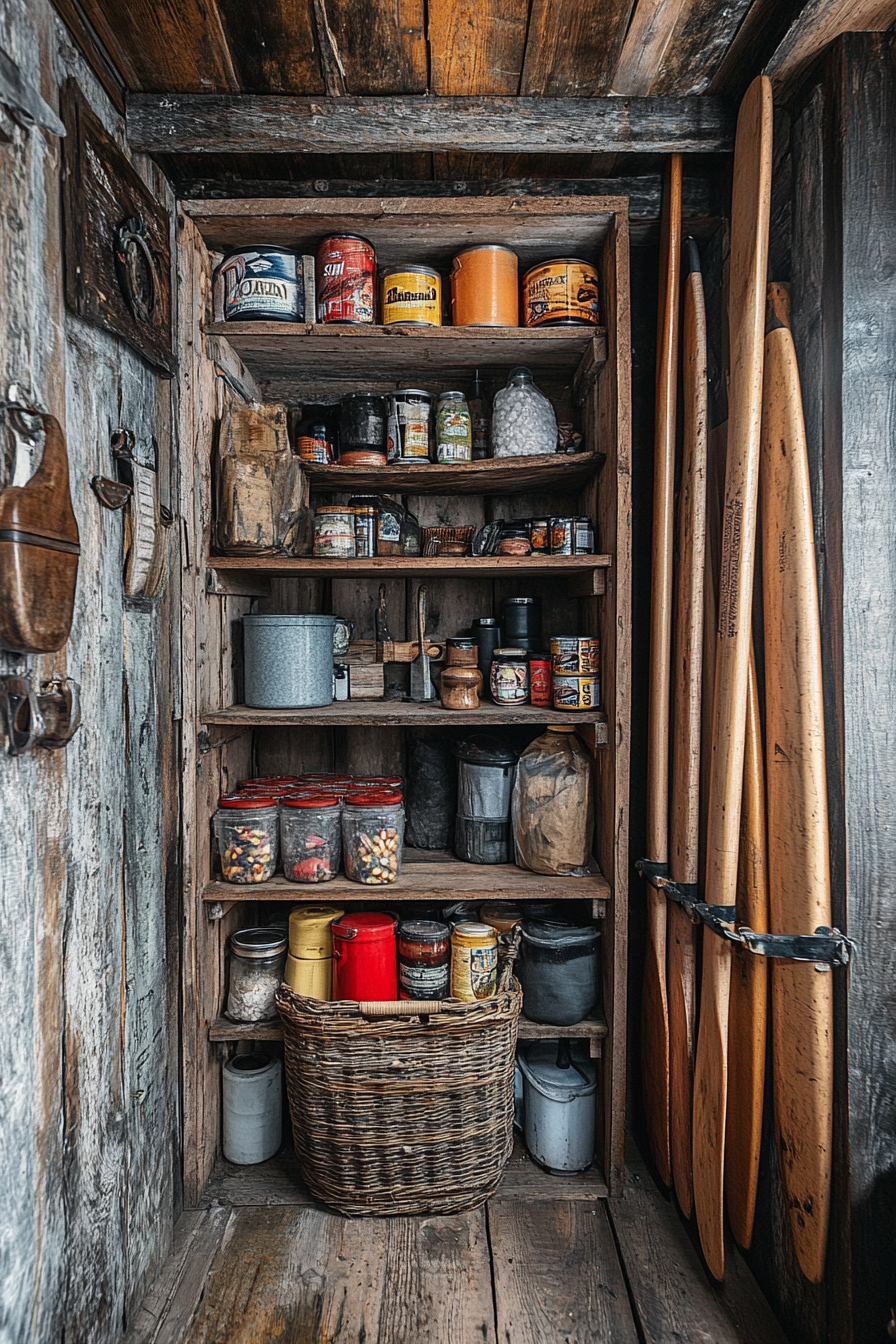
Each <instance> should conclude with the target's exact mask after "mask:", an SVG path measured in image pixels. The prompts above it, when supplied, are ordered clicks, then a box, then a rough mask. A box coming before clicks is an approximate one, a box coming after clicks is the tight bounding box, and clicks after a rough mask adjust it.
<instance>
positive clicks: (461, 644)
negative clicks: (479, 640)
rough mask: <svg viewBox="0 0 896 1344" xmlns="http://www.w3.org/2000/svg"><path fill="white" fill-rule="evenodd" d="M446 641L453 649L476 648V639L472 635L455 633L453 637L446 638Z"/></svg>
mask: <svg viewBox="0 0 896 1344" xmlns="http://www.w3.org/2000/svg"><path fill="white" fill-rule="evenodd" d="M445 643H446V644H447V645H448V646H449V648H452V649H468V650H469V649H475V647H476V641H475V640H474V639H473V636H472V635H455V637H454V638H453V639H446V640H445Z"/></svg>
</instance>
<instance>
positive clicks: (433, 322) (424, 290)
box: [382, 266, 442, 327]
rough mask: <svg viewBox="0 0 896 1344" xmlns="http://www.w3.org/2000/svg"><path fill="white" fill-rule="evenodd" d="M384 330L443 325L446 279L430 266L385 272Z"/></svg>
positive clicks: (397, 267) (393, 269)
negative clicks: (444, 285)
mask: <svg viewBox="0 0 896 1344" xmlns="http://www.w3.org/2000/svg"><path fill="white" fill-rule="evenodd" d="M382 284H383V289H382V294H383V302H382V316H383V326H384V327H391V326H394V325H395V323H396V322H404V323H407V324H408V325H409V326H412V327H440V326H441V325H442V277H441V276H440V275H439V273H438V271H433V270H431V269H430V267H429V266H390V267H389V268H388V269H387V270H385V271H383V280H382Z"/></svg>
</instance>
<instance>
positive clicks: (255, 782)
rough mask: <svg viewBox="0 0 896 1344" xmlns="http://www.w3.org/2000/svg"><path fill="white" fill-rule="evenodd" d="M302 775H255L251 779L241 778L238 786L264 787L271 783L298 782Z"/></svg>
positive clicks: (244, 787)
mask: <svg viewBox="0 0 896 1344" xmlns="http://www.w3.org/2000/svg"><path fill="white" fill-rule="evenodd" d="M303 779H304V775H256V776H255V777H254V778H253V779H241V780H240V788H241V789H243V790H245V789H266V788H268V787H269V786H270V785H271V784H300V783H301V781H302V780H303Z"/></svg>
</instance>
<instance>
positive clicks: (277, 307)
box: [221, 251, 303, 322]
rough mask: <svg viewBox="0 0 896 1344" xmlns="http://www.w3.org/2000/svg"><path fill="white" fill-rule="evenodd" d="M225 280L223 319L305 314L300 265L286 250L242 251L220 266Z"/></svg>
mask: <svg viewBox="0 0 896 1344" xmlns="http://www.w3.org/2000/svg"><path fill="white" fill-rule="evenodd" d="M221 278H222V280H223V282H224V320H225V322H228V321H232V320H233V318H235V317H239V316H245V315H246V314H249V313H251V314H252V315H253V316H257V317H259V318H263V317H265V316H274V317H275V318H277V317H284V318H288V319H289V320H290V321H297V320H298V319H299V318H300V317H301V316H302V315H303V314H302V312H301V308H302V294H303V291H302V290H301V289H300V285H299V281H300V279H301V267H300V265H299V263H298V260H297V258H296V257H295V256H293V255H290V254H289V253H283V252H262V251H253V252H240V253H238V254H237V255H236V256H233V257H228V259H227V261H225V262H224V263H223V264H222V266H221Z"/></svg>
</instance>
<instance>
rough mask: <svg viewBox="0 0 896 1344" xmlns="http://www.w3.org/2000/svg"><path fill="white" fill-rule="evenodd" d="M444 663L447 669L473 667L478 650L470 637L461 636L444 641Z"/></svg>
mask: <svg viewBox="0 0 896 1344" xmlns="http://www.w3.org/2000/svg"><path fill="white" fill-rule="evenodd" d="M445 651H446V657H445V661H446V662H447V664H448V666H449V667H475V666H476V663H477V658H478V654H479V650H478V648H477V647H476V641H475V640H474V639H473V638H472V637H468V636H466V635H461V636H459V637H457V638H455V639H446V640H445Z"/></svg>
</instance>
